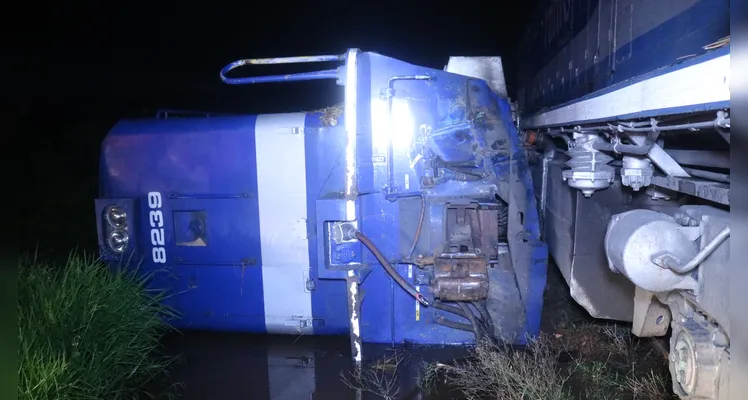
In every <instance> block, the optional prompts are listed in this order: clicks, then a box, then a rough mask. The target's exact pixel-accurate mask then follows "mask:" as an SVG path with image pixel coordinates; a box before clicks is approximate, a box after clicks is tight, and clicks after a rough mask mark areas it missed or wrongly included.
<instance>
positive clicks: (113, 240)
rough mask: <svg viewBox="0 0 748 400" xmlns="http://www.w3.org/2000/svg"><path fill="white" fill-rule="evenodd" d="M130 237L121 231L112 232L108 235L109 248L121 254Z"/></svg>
mask: <svg viewBox="0 0 748 400" xmlns="http://www.w3.org/2000/svg"><path fill="white" fill-rule="evenodd" d="M129 241H130V237H129V236H128V235H127V232H125V231H121V230H115V231H112V233H110V234H109V247H111V248H112V250H114V251H116V252H117V253H122V252H123V251H125V249H126V248H127V244H128V242H129Z"/></svg>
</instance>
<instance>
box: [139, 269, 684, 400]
mask: <svg viewBox="0 0 748 400" xmlns="http://www.w3.org/2000/svg"><path fill="white" fill-rule="evenodd" d="M542 329H543V334H542V336H541V339H540V340H539V341H538V342H537V343H535V344H533V345H530V346H528V348H526V349H517V348H508V347H507V348H504V347H501V346H498V347H495V346H481V347H479V348H478V349H477V350H476V351H471V350H467V349H455V348H447V349H445V348H433V347H429V348H427V347H410V346H406V347H399V348H396V349H392V348H388V347H386V346H376V345H366V346H365V347H364V352H363V353H364V355H365V361H364V364H363V367H362V369H361V370H359V371H357V370H356V369H354V368H353V367H352V364H351V362H350V359H349V357H350V350H349V348H348V346H349V343H348V339H347V338H346V337H288V336H281V337H273V336H255V335H246V334H216V333H209V332H183V333H181V334H176V335H172V336H170V337H169V338H167V340H166V342H165V345H166V346H167V347H166V349H167V351H168V352H170V353H171V354H181V355H182V357H181V361H180V362H179V363H178V364H177V365H175V367H174V368H173V370H172V371H171V377H170V379H169V381H168V382H169V383H170V384H172V385H174V386H171V387H170V389H169V390H167V391H166V392H164V391H163V387H161V388H160V389H159V390H158V392H159V393H166V396H157V397H178V398H183V399H221V400H229V399H257V400H263V399H273V400H278V399H284V400H285V399H289V400H295V399H320V400H321V399H331V400H343V399H359V398H362V399H369V398H371V399H381V398H385V399H467V398H492V399H497V398H498V399H507V400H513V399H527V400H536V399H538V400H540V399H542V400H555V399H559V400H560V399H564V400H566V399H594V400H607V399H637V400H638V399H642V400H644V399H646V400H664V399H675V397H674V396H673V395H672V394H671V383H670V376H669V373H668V370H667V363H666V355H665V354H664V348H662V347H658V346H657V345H656V344H655V342H654V341H653V340H652V339H638V338H636V337H634V336H632V335H631V333H630V329H629V326H627V325H626V324H614V323H610V322H606V321H596V320H594V319H592V318H590V317H589V316H588V314H586V312H585V311H584V310H583V309H582V308H581V307H579V306H578V305H577V304H576V303H575V302H573V301H572V300H571V298H570V296H569V294H568V287H567V286H566V283H565V282H564V281H563V278H562V277H561V275H560V273H559V272H558V270H557V269H556V268H555V266H552V267H551V268H549V276H548V285H547V288H546V293H545V307H544V315H543V321H542ZM154 393H155V391H154Z"/></svg>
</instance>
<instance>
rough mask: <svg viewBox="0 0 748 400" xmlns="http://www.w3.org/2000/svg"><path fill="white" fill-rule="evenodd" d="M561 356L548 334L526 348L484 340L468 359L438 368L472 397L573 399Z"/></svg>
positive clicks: (546, 399)
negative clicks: (552, 344) (559, 361)
mask: <svg viewBox="0 0 748 400" xmlns="http://www.w3.org/2000/svg"><path fill="white" fill-rule="evenodd" d="M558 356H559V351H558V350H557V349H555V348H554V347H553V346H551V344H550V342H549V341H548V339H547V338H545V337H540V338H538V339H536V340H531V341H529V343H528V345H527V348H526V349H525V350H516V349H513V348H511V347H510V346H509V345H505V344H493V343H489V342H483V343H479V344H478V345H477V346H476V348H475V350H474V351H473V354H472V357H470V358H468V359H467V360H466V361H460V362H455V364H454V365H451V366H448V365H444V364H438V365H436V366H435V368H441V369H444V370H445V376H446V379H447V380H448V381H449V382H450V383H451V384H452V385H454V386H455V387H456V388H458V389H460V390H461V391H462V392H463V393H464V395H465V396H466V397H467V398H468V399H482V398H496V399H506V400H535V399H537V400H541V399H543V400H565V399H571V397H570V395H569V393H568V391H567V390H566V389H565V388H564V382H565V380H566V378H565V377H564V376H563V375H562V373H561V371H559V369H558V366H557V360H558ZM432 374H433V373H432ZM426 375H428V373H427V374H426Z"/></svg>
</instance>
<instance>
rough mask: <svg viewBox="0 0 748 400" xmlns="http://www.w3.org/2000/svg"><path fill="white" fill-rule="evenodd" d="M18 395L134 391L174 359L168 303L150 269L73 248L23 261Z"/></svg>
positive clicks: (41, 398)
mask: <svg viewBox="0 0 748 400" xmlns="http://www.w3.org/2000/svg"><path fill="white" fill-rule="evenodd" d="M18 269H19V272H18V322H19V325H18V341H19V366H18V379H19V381H18V398H19V399H20V400H27V399H28V400H31V399H34V400H45V399H131V398H136V397H138V396H141V395H144V394H145V395H152V394H149V393H145V390H144V387H145V386H146V385H147V384H149V382H151V381H152V380H154V379H155V378H158V377H163V376H165V375H166V373H167V368H168V367H169V365H170V364H171V363H172V362H173V361H174V358H173V357H167V356H165V355H162V353H161V347H160V346H161V345H160V342H159V341H160V339H161V337H162V336H163V335H164V334H165V333H166V332H168V330H169V329H170V328H169V326H168V325H167V324H166V323H165V322H164V320H163V318H162V317H163V316H164V315H166V314H170V313H171V311H170V310H169V309H167V308H165V307H163V306H162V305H160V303H159V300H160V299H161V295H160V294H155V293H150V292H148V291H147V290H146V289H145V283H146V279H147V278H148V277H147V276H145V277H136V276H135V275H134V274H133V273H132V272H129V273H126V272H116V273H112V272H111V271H110V270H109V269H108V268H107V266H106V265H105V264H103V263H102V262H100V261H99V260H97V259H93V258H88V257H85V256H80V255H78V254H75V253H72V254H71V255H70V256H69V258H68V259H67V261H66V262H65V263H63V264H62V265H55V264H48V263H45V262H42V261H39V260H21V261H19V265H18Z"/></svg>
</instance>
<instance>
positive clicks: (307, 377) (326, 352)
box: [165, 331, 468, 400]
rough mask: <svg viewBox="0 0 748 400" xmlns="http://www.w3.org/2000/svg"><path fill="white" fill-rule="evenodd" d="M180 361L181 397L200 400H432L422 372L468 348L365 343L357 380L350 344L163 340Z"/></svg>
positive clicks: (251, 338) (201, 336)
mask: <svg viewBox="0 0 748 400" xmlns="http://www.w3.org/2000/svg"><path fill="white" fill-rule="evenodd" d="M165 345H166V349H167V351H168V353H170V354H182V357H181V360H180V361H179V362H178V363H177V364H176V365H174V366H173V368H172V369H171V371H170V374H171V379H170V380H171V381H172V382H178V383H180V384H181V385H182V387H181V388H180V389H178V390H177V392H178V393H179V398H182V399H189V400H198V399H222V400H231V399H256V400H264V399H272V400H286V399H288V400H299V399H318V400H323V399H331V400H344V399H369V398H371V399H381V398H388V397H390V396H391V397H392V398H398V399H429V398H456V397H455V396H456V393H454V395H455V396H452V395H450V396H448V397H443V396H445V395H446V394H447V392H448V391H445V390H443V389H441V388H440V389H439V390H438V391H439V393H440V394H441V397H436V395H432V396H428V395H427V393H424V390H422V389H421V388H422V386H423V383H424V378H426V377H424V371H425V370H426V369H425V366H426V365H428V364H430V363H433V362H436V361H440V360H453V359H456V358H461V357H464V356H465V355H466V353H467V351H468V350H467V349H465V348H459V347H432V346H409V345H401V346H397V347H394V348H393V347H392V346H388V345H378V344H365V345H364V351H363V353H364V362H363V364H362V365H363V366H362V368H361V372H359V373H357V372H356V369H355V368H354V363H353V362H352V360H351V359H350V354H351V352H350V348H349V341H348V338H347V337H344V336H341V337H321V336H318V337H311V336H301V337H295V336H260V335H250V334H236V333H215V332H200V331H185V332H182V333H181V334H173V335H171V336H169V337H168V338H166V340H165Z"/></svg>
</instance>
